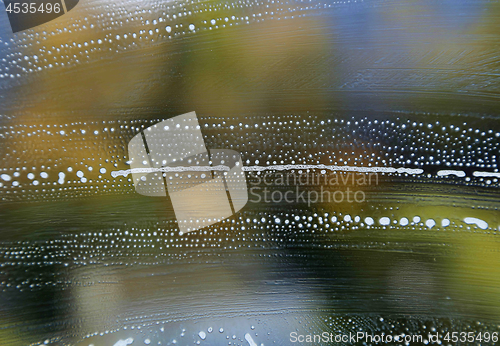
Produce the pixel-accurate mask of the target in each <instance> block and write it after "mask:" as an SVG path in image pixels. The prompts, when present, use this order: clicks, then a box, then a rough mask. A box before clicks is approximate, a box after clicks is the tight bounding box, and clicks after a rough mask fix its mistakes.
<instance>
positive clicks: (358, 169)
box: [111, 165, 424, 178]
mask: <svg viewBox="0 0 500 346" xmlns="http://www.w3.org/2000/svg"><path fill="white" fill-rule="evenodd" d="M295 169H322V170H328V171H343V172H359V173H406V174H422V173H423V172H424V170H423V169H420V168H393V167H356V166H335V165H330V166H329V165H272V166H244V167H243V168H242V170H243V171H245V172H262V171H286V170H295ZM188 171H189V172H194V171H197V172H200V171H201V172H209V171H229V167H228V166H224V165H218V166H213V167H212V166H190V167H185V166H179V167H160V168H131V169H126V170H120V171H113V172H111V176H112V177H113V178H116V177H118V176H124V177H126V176H127V175H129V174H131V173H154V172H188Z"/></svg>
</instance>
